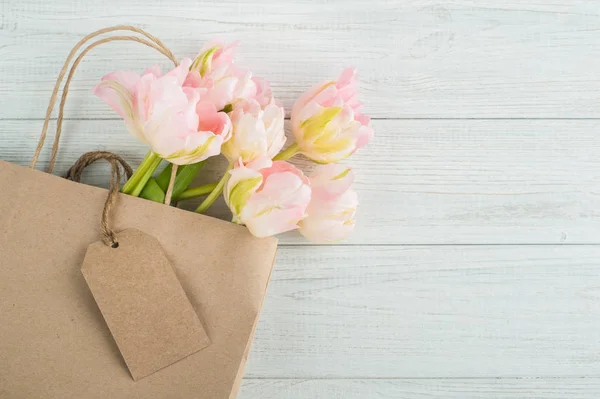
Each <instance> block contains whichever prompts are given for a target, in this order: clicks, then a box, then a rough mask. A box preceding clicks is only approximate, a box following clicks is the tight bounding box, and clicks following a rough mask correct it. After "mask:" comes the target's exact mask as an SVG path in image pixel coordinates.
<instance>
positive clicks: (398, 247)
mask: <svg viewBox="0 0 600 399" xmlns="http://www.w3.org/2000/svg"><path fill="white" fill-rule="evenodd" d="M199 3H200V2H196V1H193V0H170V1H165V0H158V1H151V2H145V1H139V0H138V1H129V2H123V1H120V0H103V1H94V2H83V1H76V0H54V1H51V2H49V1H42V0H4V1H2V4H1V7H2V9H1V19H0V60H1V61H0V93H1V95H0V132H1V133H0V158H1V159H5V160H9V161H13V162H16V163H19V164H23V165H24V164H27V163H28V160H29V158H30V156H31V154H32V153H33V149H34V146H35V140H36V137H37V135H38V134H39V131H40V129H41V125H42V122H41V120H42V118H43V116H44V113H45V109H46V105H47V101H48V98H49V96H50V90H51V88H52V86H53V82H54V79H55V77H56V75H57V73H58V71H59V69H60V66H61V65H62V62H63V60H64V58H65V56H66V55H67V53H68V51H69V49H70V48H71V46H72V45H73V44H74V43H75V42H76V41H77V40H78V39H79V38H80V37H82V36H83V35H84V34H86V33H88V32H91V31H93V30H96V29H99V28H102V27H105V26H109V25H115V24H135V25H139V26H141V27H144V28H146V29H147V30H149V31H150V32H152V33H154V34H155V35H157V36H158V37H160V38H162V39H163V40H164V41H165V42H166V43H167V44H168V45H169V46H170V47H171V48H172V49H173V50H174V52H175V54H176V55H177V56H178V57H183V56H194V55H195V54H196V53H197V52H198V50H199V48H200V47H201V46H202V44H203V43H204V42H205V41H206V40H208V39H210V38H211V37H213V36H215V35H218V36H221V37H223V38H225V39H228V40H231V39H242V41H243V43H242V46H241V47H240V56H239V63H240V64H242V65H245V66H247V67H250V68H251V69H252V70H253V71H254V72H255V74H256V75H258V76H262V77H265V78H267V79H270V80H271V81H272V83H273V86H274V90H275V93H276V95H277V96H278V97H279V98H280V99H281V100H282V101H283V103H284V104H285V105H286V107H287V108H288V110H289V107H290V105H291V104H292V102H293V99H294V98H295V97H296V96H297V95H298V94H300V93H301V92H302V91H303V90H305V89H306V88H308V87H309V86H310V85H312V84H313V83H315V82H318V81H320V80H322V79H326V78H330V77H333V76H335V75H336V74H337V73H338V72H339V71H340V70H341V69H342V68H343V67H344V66H347V65H355V66H357V67H358V68H359V71H360V73H361V76H362V84H361V86H362V87H361V89H362V92H363V98H364V101H365V103H366V107H365V108H366V109H365V111H366V113H367V114H369V115H372V116H373V117H374V121H373V125H374V127H375V129H376V138H375V140H374V142H373V143H372V144H371V145H370V146H369V147H368V148H366V149H364V150H363V151H361V152H359V153H358V154H356V156H355V157H353V158H352V159H350V160H349V161H348V163H349V164H351V165H352V166H354V167H355V168H356V174H357V189H358V191H359V195H360V198H361V208H360V215H359V217H360V220H359V225H358V229H357V232H356V234H355V235H354V236H353V237H352V239H350V240H349V241H348V242H346V243H343V244H339V245H328V246H316V245H307V243H306V242H304V241H303V240H302V239H300V238H299V237H298V236H297V235H295V234H288V235H284V236H283V237H281V250H280V253H279V256H278V261H277V264H276V267H275V272H274V274H273V280H272V283H271V286H270V289H269V293H268V298H267V300H266V304H265V309H264V312H263V315H262V318H261V322H260V324H259V328H258V331H257V335H256V340H255V342H254V345H253V349H252V353H251V355H250V360H249V363H248V367H247V374H246V379H245V380H244V383H243V387H242V391H241V395H240V397H241V398H243V399H251V398H257V399H259V398H260V399H268V398H272V399H292V398H293V399H308V398H332V399H364V398H482V399H483V398H511V399H512V398H557V399H562V398H589V399H595V398H598V397H600V246H598V244H600V155H599V153H600V0H530V1H521V0H453V1H446V0H421V1H415V0H413V1H409V0H396V1H393V0H389V1H385V0H370V1H363V0H330V1H316V0H315V1H307V0H305V1H301V0H295V1H280V0H255V1H249V2H246V1H241V0H238V1H234V0H220V1H215V2H213V4H210V5H209V4H203V5H200V4H199ZM156 61H160V62H161V63H162V65H165V66H166V65H168V64H167V63H166V62H164V61H163V60H162V59H160V57H158V56H157V55H156V54H155V53H154V52H153V51H152V50H149V49H145V48H142V47H141V46H139V45H136V44H131V43H112V44H110V45H108V46H105V47H104V48H98V49H96V50H94V51H93V52H92V53H90V54H89V57H88V59H87V60H86V61H84V63H83V64H82V66H81V68H80V70H79V71H78V72H77V76H76V79H75V80H76V81H75V82H74V85H73V88H72V95H71V97H70V98H69V100H68V104H67V112H66V115H67V117H68V118H69V119H68V120H67V121H66V123H65V126H64V128H65V129H64V131H65V137H64V141H63V145H62V147H61V151H60V155H59V164H58V172H63V171H64V170H65V169H66V168H67V167H68V166H69V165H70V164H71V163H72V162H73V161H74V160H75V159H76V158H77V157H78V156H79V155H80V154H81V153H82V152H84V151H88V150H97V149H106V150H109V151H115V152H118V153H120V154H122V155H124V156H125V157H126V158H127V159H128V160H130V161H131V162H132V163H137V162H139V161H140V160H141V158H142V156H143V154H144V152H145V149H144V147H143V146H142V145H140V144H138V143H137V142H136V141H135V140H134V139H133V138H131V137H130V136H129V135H128V134H127V133H126V132H125V129H124V128H123V125H122V123H121V122H120V121H118V120H116V119H115V118H114V114H112V113H111V112H110V111H109V110H108V109H107V107H106V106H104V105H103V104H102V103H101V102H100V101H99V100H98V99H96V98H94V96H93V95H92V94H91V87H92V86H93V84H94V83H95V82H97V81H98V79H99V78H100V77H101V76H102V75H103V74H104V73H106V72H108V71H111V70H114V69H117V68H131V69H137V70H142V69H144V68H145V67H146V66H148V65H150V64H152V63H154V62H156ZM42 158H43V160H44V161H47V160H48V153H47V152H46V153H45V155H43V157H42ZM223 166H224V165H223V163H222V162H219V161H214V162H211V166H210V168H209V172H210V173H208V176H205V177H204V178H203V179H204V180H207V181H208V180H213V179H214V178H216V177H217V174H218V173H219V171H220V170H222V168H223ZM106 176H107V170H106V169H104V168H103V167H101V166H97V167H94V168H93V169H92V170H91V171H90V172H87V175H86V177H85V178H86V181H87V182H89V183H90V184H95V185H101V186H106ZM189 206H190V207H191V206H192V205H189ZM212 214H213V215H216V216H219V217H226V212H225V208H224V207H223V205H222V204H221V205H219V207H216V208H215V209H214V211H212Z"/></svg>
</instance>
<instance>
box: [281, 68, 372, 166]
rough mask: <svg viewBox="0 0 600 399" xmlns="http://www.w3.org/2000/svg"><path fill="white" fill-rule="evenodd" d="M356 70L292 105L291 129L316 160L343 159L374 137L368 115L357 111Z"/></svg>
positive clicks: (348, 71)
mask: <svg viewBox="0 0 600 399" xmlns="http://www.w3.org/2000/svg"><path fill="white" fill-rule="evenodd" d="M357 92H358V78H357V75H356V71H355V70H354V69H352V68H348V69H346V70H345V71H343V72H342V74H341V75H340V77H339V79H338V80H337V81H326V82H323V83H321V84H319V85H316V86H314V87H313V88H312V89H310V90H309V91H307V92H306V93H304V94H302V95H301V96H300V97H299V98H298V99H297V100H296V102H295V103H294V106H293V108H292V131H293V133H294V136H295V138H296V143H297V144H298V146H299V149H300V152H302V153H303V154H304V155H306V156H307V157H308V158H310V159H312V160H313V161H315V162H318V163H332V162H337V161H339V160H341V159H344V158H346V157H348V156H349V155H351V154H352V153H354V151H356V150H357V149H358V148H361V147H363V146H365V145H366V144H367V143H368V142H369V140H370V139H371V138H372V137H373V129H372V128H371V125H370V118H369V117H368V116H365V115H363V114H361V113H360V112H359V109H360V107H361V106H362V103H361V102H360V101H359V100H358V98H357V95H358V94H357Z"/></svg>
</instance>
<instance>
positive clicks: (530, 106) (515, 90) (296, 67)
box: [0, 0, 600, 119]
mask: <svg viewBox="0 0 600 399" xmlns="http://www.w3.org/2000/svg"><path fill="white" fill-rule="evenodd" d="M2 8H3V10H2V17H1V18H2V20H1V28H2V29H1V32H0V57H1V58H2V63H0V94H1V95H0V110H2V111H1V112H0V118H3V119H7V118H40V117H43V115H44V112H45V109H46V105H47V100H48V97H49V95H50V92H51V89H52V86H53V83H54V80H55V78H56V75H57V74H58V71H59V70H60V67H61V65H62V63H63V60H64V58H65V57H66V55H67V54H68V52H69V50H70V49H71V47H72V46H73V45H74V44H75V43H76V42H77V41H78V40H79V39H80V38H81V37H83V36H84V35H85V34H87V33H89V32H91V31H93V30H96V29H99V28H104V27H106V26H108V25H114V24H135V25H139V26H142V27H144V28H147V29H148V30H149V31H150V32H151V33H153V34H155V35H157V36H158V37H160V38H162V39H163V40H164V41H165V42H166V43H167V44H168V45H169V46H170V47H171V48H172V49H173V51H174V52H175V54H177V56H179V57H184V56H189V57H193V56H195V54H196V53H197V52H198V51H199V49H200V47H201V46H202V44H203V43H204V42H205V41H206V40H208V39H209V38H211V37H213V36H216V35H217V36H221V37H223V38H225V39H228V40H233V39H242V40H243V45H242V47H241V48H240V53H241V54H240V64H241V65H245V66H247V67H249V68H251V69H252V70H253V71H254V72H255V73H256V74H257V75H259V76H262V77H264V78H266V79H269V80H270V81H272V83H273V86H274V88H275V93H276V95H277V96H278V97H279V98H280V99H281V100H282V101H283V103H284V104H285V105H286V107H287V108H288V109H289V107H290V106H291V104H292V102H293V100H294V98H296V97H297V96H298V95H299V94H300V93H301V92H302V91H304V90H306V89H307V88H308V87H310V86H311V85H313V84H315V83H316V82H319V81H321V80H323V79H329V78H331V77H333V76H335V75H336V74H337V73H338V71H340V70H341V69H342V68H344V67H345V66H347V65H354V66H356V67H358V68H359V70H360V71H361V73H362V77H363V83H362V85H361V86H362V89H363V94H364V96H363V97H364V100H365V103H366V112H367V114H370V115H372V116H374V117H378V118H396V117H402V118H412V117H419V118H424V117H427V118H440V117H450V118H471V117H505V118H507V117H517V118H521V117H537V118H567V117H568V118H592V117H600V97H599V94H598V93H600V77H599V75H598V73H597V71H598V69H599V67H600V61H599V60H600V36H599V35H598V34H597V32H598V29H600V9H599V8H598V6H597V3H596V2H594V1H589V0H570V1H568V2H566V1H564V0H536V1H528V2H523V1H520V0H485V1H473V0H458V1H452V2H449V1H439V0H422V1H396V2H393V1H388V0H373V1H370V2H369V6H368V7H365V3H364V1H362V0H333V1H327V2H304V1H294V2H289V1H287V2H281V1H278V0H261V1H260V2H246V1H239V0H223V1H219V2H213V3H211V4H210V5H206V4H201V3H199V2H192V1H189V0H174V1H169V2H164V1H154V2H144V3H141V2H140V1H132V2H121V1H118V0H105V1H101V2H77V1H71V0H57V1H53V2H52V4H51V5H50V4H42V3H40V2H39V1H38V0H23V1H18V2H16V1H13V2H8V3H6V2H4V3H3V4H2ZM140 10H143V11H142V12H141V11H140ZM88 57H89V59H88V60H87V61H85V62H84V63H83V64H82V66H81V70H79V71H78V73H77V76H76V82H75V83H74V85H73V89H72V94H71V96H72V101H71V102H70V103H69V106H68V112H67V114H68V115H70V116H71V117H86V118H89V117H107V116H109V115H111V113H110V112H109V111H108V110H107V109H106V108H105V107H104V106H103V105H102V104H100V103H99V102H98V101H97V100H96V99H94V98H93V96H92V95H91V87H92V86H93V84H95V83H96V82H97V81H98V80H99V79H100V77H101V76H102V75H104V74H106V73H108V72H110V71H112V70H114V69H126V68H131V69H135V70H140V71H141V70H144V69H146V68H147V67H148V66H149V65H151V64H153V63H156V62H161V64H162V65H164V66H167V63H166V62H164V61H163V60H162V58H161V57H162V56H159V55H158V54H155V53H154V52H153V50H150V49H145V48H142V46H140V45H138V44H133V43H125V44H123V43H121V44H115V43H112V44H110V45H108V46H106V47H105V48H98V49H96V50H94V51H93V52H92V53H90V54H89V56H88Z"/></svg>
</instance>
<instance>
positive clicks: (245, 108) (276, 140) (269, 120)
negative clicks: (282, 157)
mask: <svg viewBox="0 0 600 399" xmlns="http://www.w3.org/2000/svg"><path fill="white" fill-rule="evenodd" d="M229 116H230V118H231V122H232V124H233V134H232V137H231V139H230V140H229V141H228V142H227V143H225V144H224V145H223V148H222V152H223V154H224V155H225V156H226V157H227V159H229V161H230V162H234V161H237V160H240V159H241V161H242V162H243V163H244V164H246V163H249V162H252V161H253V160H255V159H257V158H260V157H265V156H266V157H268V158H273V157H274V156H275V155H277V154H278V153H279V151H281V148H282V147H283V145H284V144H285V141H286V137H285V131H284V129H283V120H284V111H283V107H280V106H278V105H276V104H275V102H271V103H268V104H267V105H266V106H265V107H264V108H262V107H261V105H260V104H259V102H258V101H257V100H254V99H252V100H244V101H238V102H236V105H235V108H234V109H233V111H232V112H230V114H229Z"/></svg>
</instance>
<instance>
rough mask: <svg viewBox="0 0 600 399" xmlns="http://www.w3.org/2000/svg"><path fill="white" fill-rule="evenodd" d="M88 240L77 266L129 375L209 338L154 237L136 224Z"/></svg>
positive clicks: (196, 348)
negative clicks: (114, 239)
mask: <svg viewBox="0 0 600 399" xmlns="http://www.w3.org/2000/svg"><path fill="white" fill-rule="evenodd" d="M118 241H119V245H118V247H116V248H112V247H110V246H107V245H106V244H104V243H103V242H101V241H99V242H95V243H93V244H91V245H90V246H89V247H88V249H87V252H86V254H85V259H84V260H83V265H82V266H81V271H82V273H83V276H84V277H85V280H86V281H87V283H88V286H89V287H90V290H91V291H92V294H93V295H94V299H95V300H96V303H97V304H98V307H99V308H100V311H101V312H102V315H103V316H104V320H106V324H108V328H109V329H110V332H111V333H112V335H113V337H114V339H115V341H116V342H117V345H118V347H119V350H120V351H121V354H122V355H123V358H124V359H125V363H127V367H128V368H129V371H130V372H131V376H132V377H133V379H134V380H136V381H137V380H139V379H140V378H143V377H146V376H148V375H150V374H152V373H154V372H156V371H158V370H160V369H162V368H164V367H166V366H169V365H170V364H173V363H175V362H177V361H179V360H181V359H183V358H184V357H186V356H189V355H191V354H192V353H195V352H198V351H199V350H200V349H202V348H205V347H207V346H208V345H209V344H210V341H209V339H208V336H207V335H206V332H205V331H204V328H203V327H202V323H201V322H200V320H199V319H198V316H197V315H196V312H195V311H194V309H193V308H192V304H191V303H190V301H189V299H188V298H187V296H186V294H185V292H184V291H183V288H182V287H181V284H179V280H178V279H177V276H176V275H175V272H174V271H173V268H172V267H171V264H170V263H169V261H168V260H167V258H166V256H165V254H164V252H163V250H162V248H161V246H160V243H159V242H158V240H156V239H155V238H154V237H152V236H149V235H148V234H145V233H143V232H141V231H139V230H135V229H127V230H123V231H122V232H121V233H119V235H118Z"/></svg>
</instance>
